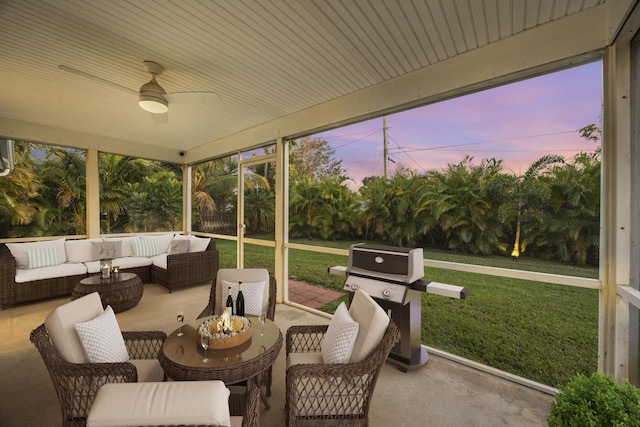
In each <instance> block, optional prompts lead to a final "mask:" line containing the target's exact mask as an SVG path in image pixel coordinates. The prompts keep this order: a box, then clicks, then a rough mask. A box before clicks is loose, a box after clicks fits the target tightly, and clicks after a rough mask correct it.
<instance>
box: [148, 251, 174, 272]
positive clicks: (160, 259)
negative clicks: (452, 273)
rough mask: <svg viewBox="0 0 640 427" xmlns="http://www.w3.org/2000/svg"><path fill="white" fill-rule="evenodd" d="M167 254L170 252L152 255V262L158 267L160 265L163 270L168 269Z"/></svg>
mask: <svg viewBox="0 0 640 427" xmlns="http://www.w3.org/2000/svg"><path fill="white" fill-rule="evenodd" d="M167 256H169V254H160V255H156V256H152V257H151V258H150V259H151V263H152V264H153V265H155V266H156V267H160V268H161V269H163V270H166V269H167Z"/></svg>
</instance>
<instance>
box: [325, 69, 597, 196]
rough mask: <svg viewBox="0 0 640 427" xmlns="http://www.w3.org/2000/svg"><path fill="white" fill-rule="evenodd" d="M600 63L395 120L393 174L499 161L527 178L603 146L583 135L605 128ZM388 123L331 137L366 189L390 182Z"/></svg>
mask: <svg viewBox="0 0 640 427" xmlns="http://www.w3.org/2000/svg"><path fill="white" fill-rule="evenodd" d="M601 88H602V72H601V64H600V63H599V62H596V63H590V64H586V65H583V66H579V67H574V68H571V69H567V70H563V71H560V72H556V73H553V74H548V75H544V76H540V77H536V78H533V79H529V80H524V81H519V82H516V83H512V84H509V85H506V86H501V87H497V88H494V89H490V90H486V91H482V92H477V93H473V94H470V95H466V96H463V97H459V98H455V99H450V100H447V101H443V102H439V103H437V104H432V105H427V106H424V107H420V108H415V109H412V110H409V111H404V112H401V113H397V114H393V115H389V116H387V128H388V132H387V134H388V147H389V153H390V156H389V157H390V158H391V159H392V160H393V161H395V163H391V162H389V163H387V166H388V169H389V171H390V173H392V172H393V171H394V170H395V168H396V167H407V168H410V169H413V170H416V171H417V172H419V173H421V172H424V171H426V170H428V169H442V168H444V167H446V166H447V164H449V163H454V164H455V163H459V162H460V161H461V160H462V159H463V158H464V156H465V155H470V156H472V157H474V162H475V163H479V162H480V160H481V159H485V158H491V157H495V158H497V159H502V160H503V164H504V166H505V169H507V170H511V171H512V172H514V173H516V174H519V173H521V172H523V171H524V170H526V168H527V167H528V166H529V165H530V164H531V163H532V162H533V161H535V160H537V159H538V158H540V157H541V156H543V155H545V154H552V153H555V154H560V155H562V156H564V157H565V158H567V159H570V158H572V157H573V156H574V155H575V154H576V153H577V152H579V151H592V150H593V149H595V148H596V145H595V144H594V143H592V142H587V141H585V140H584V139H582V138H580V136H579V134H578V132H577V130H578V129H580V128H582V127H583V126H586V125H588V124H591V123H596V124H599V116H600V114H601V105H602V95H601V92H602V89H601ZM382 127H383V126H382V118H378V119H374V120H368V121H366V122H362V123H357V124H354V125H351V126H346V127H343V128H339V129H335V130H332V131H329V132H324V133H322V134H320V135H319V136H321V137H323V138H324V139H326V140H327V141H328V142H329V143H330V145H331V146H332V147H333V148H334V149H335V150H336V155H337V157H338V158H341V159H342V160H343V167H345V169H347V174H348V175H349V176H350V177H351V178H353V180H354V181H355V182H356V183H357V185H360V183H361V180H362V178H363V177H365V176H371V175H378V176H382V170H383V154H382V152H383V132H382Z"/></svg>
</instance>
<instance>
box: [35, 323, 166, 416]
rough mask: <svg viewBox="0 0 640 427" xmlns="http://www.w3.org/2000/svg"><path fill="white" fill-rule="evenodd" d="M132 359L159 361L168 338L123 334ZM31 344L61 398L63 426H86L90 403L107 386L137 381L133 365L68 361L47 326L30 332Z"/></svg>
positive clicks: (160, 334) (152, 333) (154, 334)
mask: <svg viewBox="0 0 640 427" xmlns="http://www.w3.org/2000/svg"><path fill="white" fill-rule="evenodd" d="M122 336H123V337H124V340H125V345H126V347H127V350H128V352H129V357H130V358H131V359H157V357H158V353H159V351H160V348H161V347H162V343H163V342H164V340H165V339H166V337H167V335H166V334H165V333H164V332H161V331H144V332H143V331H136V332H122ZM30 338H31V342H32V343H33V344H34V345H35V346H36V348H37V349H38V351H39V352H40V355H41V356H42V360H43V361H44V364H45V366H46V367H47V370H48V371H49V375H50V376H51V381H52V382H53V386H54V388H55V390H56V394H57V396H58V402H59V403H60V409H61V410H62V425H63V426H85V425H86V422H87V415H88V414H89V409H90V408H91V404H92V403H93V400H94V399H95V397H96V393H97V392H98V389H99V388H100V387H101V386H102V385H103V384H105V383H108V382H113V383H123V382H135V381H137V380H138V373H137V371H136V368H135V366H134V365H133V364H131V363H71V362H67V361H66V360H65V359H64V358H63V357H62V355H60V353H59V352H58V350H56V348H55V346H54V345H53V343H52V342H51V339H50V337H49V333H48V332H47V329H46V327H45V325H44V324H42V325H40V326H38V327H37V328H36V329H34V330H33V331H31V337H30Z"/></svg>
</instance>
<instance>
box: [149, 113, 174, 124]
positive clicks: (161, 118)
mask: <svg viewBox="0 0 640 427" xmlns="http://www.w3.org/2000/svg"><path fill="white" fill-rule="evenodd" d="M149 114H150V115H151V118H152V119H153V121H154V123H156V124H159V125H164V124H167V123H169V114H168V113H160V114H154V113H149Z"/></svg>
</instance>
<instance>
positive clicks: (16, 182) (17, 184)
mask: <svg viewBox="0 0 640 427" xmlns="http://www.w3.org/2000/svg"><path fill="white" fill-rule="evenodd" d="M27 146H28V144H26V143H22V142H20V141H16V143H15V152H14V155H15V168H14V169H13V171H11V173H10V174H9V175H7V176H5V177H2V178H1V179H0V218H2V219H1V220H0V226H2V232H1V233H0V237H9V236H8V234H9V231H11V232H14V231H15V230H13V229H12V227H11V226H13V225H26V224H29V223H30V222H31V221H32V219H33V217H34V215H35V214H36V209H35V207H34V205H33V204H32V201H33V200H34V199H35V198H36V197H38V196H39V194H40V193H39V191H38V187H39V181H38V178H37V176H36V175H35V174H34V173H33V172H32V171H31V169H32V166H31V165H30V164H28V158H29V157H28V156H27V155H25V150H26V149H27ZM14 237H17V236H14Z"/></svg>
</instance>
